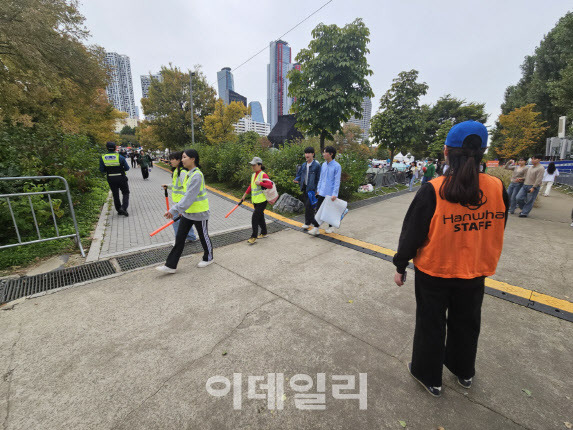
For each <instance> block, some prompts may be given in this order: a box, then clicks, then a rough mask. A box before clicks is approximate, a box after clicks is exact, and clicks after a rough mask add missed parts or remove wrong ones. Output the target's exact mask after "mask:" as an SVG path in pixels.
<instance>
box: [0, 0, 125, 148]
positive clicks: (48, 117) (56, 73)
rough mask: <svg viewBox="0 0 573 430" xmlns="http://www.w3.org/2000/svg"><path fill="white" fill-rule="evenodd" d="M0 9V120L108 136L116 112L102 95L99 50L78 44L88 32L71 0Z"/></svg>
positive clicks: (29, 0) (26, 0)
mask: <svg viewBox="0 0 573 430" xmlns="http://www.w3.org/2000/svg"><path fill="white" fill-rule="evenodd" d="M0 5H1V6H0V119H1V120H2V121H3V122H4V123H5V124H12V125H15V124H21V125H24V126H27V127H33V126H35V125H38V124H42V125H44V126H46V125H50V126H51V127H53V128H54V129H55V130H60V131H63V132H66V133H80V134H87V135H89V136H91V137H92V139H93V140H96V141H99V142H103V141H105V140H106V139H108V138H111V136H113V135H112V132H113V124H114V122H115V119H117V118H119V117H121V114H119V112H117V111H115V110H114V109H113V107H112V106H111V105H110V104H109V102H108V101H107V97H106V96H105V92H104V88H105V86H106V84H107V75H106V70H105V68H104V66H103V57H104V53H103V49H101V48H100V47H97V46H86V45H84V44H83V43H82V41H83V40H85V39H86V37H87V35H88V32H87V30H86V28H85V27H84V25H83V23H84V17H83V16H82V15H81V14H80V13H79V11H78V9H77V1H75V0H52V1H49V2H47V1H42V0H20V1H3V2H1V3H0Z"/></svg>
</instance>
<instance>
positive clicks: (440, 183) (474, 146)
mask: <svg viewBox="0 0 573 430" xmlns="http://www.w3.org/2000/svg"><path fill="white" fill-rule="evenodd" d="M487 138H488V132H487V129H486V128H485V126H484V125H483V124H481V123H479V122H476V121H465V122H462V123H459V124H456V125H454V126H453V127H452V128H451V130H450V131H449V133H448V136H447V138H446V142H445V146H444V155H445V156H446V159H447V164H448V165H449V169H448V170H447V171H446V173H445V174H444V175H443V176H440V177H438V178H435V179H433V180H431V181H429V182H428V183H427V184H424V185H422V187H421V188H420V190H419V191H418V193H417V194H416V196H415V198H414V200H413V201H412V203H411V205H410V208H409V209H408V212H407V214H406V217H405V218H404V224H403V226H402V233H401V235H400V241H399V246H398V252H397V253H396V255H395V256H394V260H393V262H394V265H395V266H396V274H395V276H394V281H395V282H396V284H397V285H398V286H400V285H403V283H404V281H405V271H406V267H407V266H408V261H409V260H411V259H414V266H415V282H414V284H415V293H416V328H415V332H414V348H413V352H412V362H411V363H409V364H408V368H409V371H410V373H411V375H412V376H413V377H414V378H415V379H416V380H417V381H418V382H420V383H421V384H422V385H423V386H424V388H425V389H426V390H428V392H429V393H430V394H432V395H434V396H439V395H440V394H441V391H442V369H443V366H444V365H445V366H446V367H447V368H448V369H449V370H450V371H451V372H452V373H453V374H454V375H455V376H456V377H457V380H458V383H459V384H460V385H462V386H463V387H464V388H466V389H467V388H470V386H471V384H472V378H473V377H474V375H475V360H476V353H477V343H478V337H479V332H480V325H481V305H482V301H483V295H484V280H485V277H486V276H491V275H493V274H494V273H495V269H496V266H497V262H498V260H499V257H500V255H501V249H502V247H503V234H504V230H505V223H506V220H507V209H508V206H509V204H508V196H507V192H506V191H505V188H504V186H503V184H502V182H501V181H500V180H499V179H497V178H495V177H493V176H490V175H487V174H485V173H479V169H480V162H481V160H482V157H483V154H484V151H485V149H486V148H487ZM446 312H447V316H446Z"/></svg>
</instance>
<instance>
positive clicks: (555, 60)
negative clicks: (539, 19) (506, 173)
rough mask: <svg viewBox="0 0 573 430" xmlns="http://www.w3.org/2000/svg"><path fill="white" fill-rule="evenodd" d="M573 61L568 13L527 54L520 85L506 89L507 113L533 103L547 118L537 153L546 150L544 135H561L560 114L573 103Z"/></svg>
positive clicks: (572, 18) (572, 15)
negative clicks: (558, 132)
mask: <svg viewBox="0 0 573 430" xmlns="http://www.w3.org/2000/svg"><path fill="white" fill-rule="evenodd" d="M571 64H573V12H568V13H567V14H565V16H563V17H562V18H561V19H560V20H559V22H558V23H557V24H556V25H555V27H554V28H553V29H552V30H551V31H550V32H549V33H548V34H547V35H545V37H544V38H543V40H542V41H541V42H540V44H539V46H538V47H537V48H536V49H535V52H534V54H533V55H528V56H526V57H525V60H524V62H523V64H522V65H521V72H522V77H521V79H520V80H519V82H518V83H517V84H516V85H512V86H509V87H508V88H507V89H506V91H505V97H504V101H503V103H502V105H501V111H502V114H504V115H507V114H509V113H510V112H511V111H513V110H514V109H516V108H520V107H523V106H526V105H528V104H531V103H534V104H535V105H536V110H537V111H538V112H539V113H540V114H541V115H540V118H541V120H544V121H547V125H548V128H547V130H546V131H545V132H544V134H543V136H542V138H540V139H539V141H538V142H537V144H536V146H535V147H534V148H533V151H535V152H544V150H545V143H544V141H545V139H544V138H546V137H551V136H557V126H558V120H559V117H560V116H561V115H565V113H566V111H567V110H568V108H569V109H570V107H571V106H572V105H573V94H572V92H571V91H570V90H569V91H566V89H567V88H569V89H570V88H571V87H570V86H568V85H570V84H571V79H572V78H571V76H570V73H573V72H571V70H570V69H571V67H573V66H571ZM567 69H568V70H567ZM568 82H569V84H568ZM564 90H565V91H564ZM569 111H570V110H569ZM497 126H498V127H499V124H498V125H497Z"/></svg>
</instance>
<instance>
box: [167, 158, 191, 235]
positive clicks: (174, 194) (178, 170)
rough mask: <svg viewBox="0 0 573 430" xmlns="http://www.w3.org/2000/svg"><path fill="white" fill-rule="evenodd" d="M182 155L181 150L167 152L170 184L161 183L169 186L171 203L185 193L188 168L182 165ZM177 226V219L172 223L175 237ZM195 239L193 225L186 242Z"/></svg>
mask: <svg viewBox="0 0 573 430" xmlns="http://www.w3.org/2000/svg"><path fill="white" fill-rule="evenodd" d="M182 155H183V152H182V151H177V152H172V153H171V154H169V164H171V169H172V172H173V175H172V176H173V177H172V181H171V184H163V185H162V187H163V189H167V188H169V189H170V190H171V202H172V205H171V206H173V205H175V204H177V203H179V202H180V201H181V199H182V198H183V196H184V195H185V177H186V175H187V172H188V170H187V169H186V168H185V167H183V163H182V162H181V156H182ZM178 228H179V220H177V221H175V222H174V223H173V230H175V237H177V229H178ZM195 240H197V237H196V236H195V234H194V233H193V227H191V229H190V230H189V234H188V235H187V242H193V241H195Z"/></svg>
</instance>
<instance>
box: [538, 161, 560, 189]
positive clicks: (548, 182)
mask: <svg viewBox="0 0 573 430" xmlns="http://www.w3.org/2000/svg"><path fill="white" fill-rule="evenodd" d="M556 176H559V170H558V169H557V168H556V167H555V163H554V162H553V161H552V162H551V163H549V165H548V166H547V169H545V173H544V174H543V180H542V182H541V188H543V186H544V185H545V192H544V193H543V196H544V197H549V192H550V191H551V187H552V186H553V183H554V182H555V177H556Z"/></svg>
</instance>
